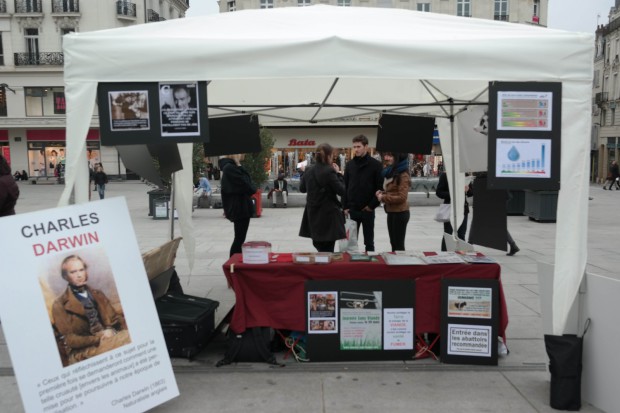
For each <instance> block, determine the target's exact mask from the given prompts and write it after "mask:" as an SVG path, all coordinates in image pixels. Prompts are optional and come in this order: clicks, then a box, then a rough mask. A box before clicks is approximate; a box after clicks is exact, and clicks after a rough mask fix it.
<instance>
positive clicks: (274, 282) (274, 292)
mask: <svg viewBox="0 0 620 413" xmlns="http://www.w3.org/2000/svg"><path fill="white" fill-rule="evenodd" d="M241 258H242V256H241V254H235V255H233V256H232V257H231V258H230V259H229V260H228V261H226V263H224V265H223V268H224V274H225V275H226V278H227V279H228V285H229V286H230V287H231V288H232V289H233V290H234V291H235V297H236V304H235V308H234V311H233V315H232V320H231V323H230V327H231V328H232V330H233V331H234V332H235V333H242V332H243V331H245V329H246V328H250V327H273V328H276V329H285V330H293V331H305V330H306V308H305V302H306V301H305V289H304V283H305V281H307V280H380V279H403V278H410V279H413V280H415V332H416V334H418V333H439V320H440V312H439V311H440V302H441V296H440V292H441V278H443V277H446V278H476V279H481V278H482V279H495V280H498V281H499V282H500V283H499V303H500V308H499V326H498V327H499V331H498V333H499V335H500V336H502V337H504V338H505V331H506V327H507V326H508V311H507V309H506V300H505V298H504V290H503V288H502V283H501V275H500V273H501V270H500V266H499V265H498V264H438V265H416V266H407V265H387V264H385V263H384V262H383V260H382V259H381V257H378V259H379V261H378V262H350V261H349V259H348V255H347V254H344V259H343V260H342V261H336V262H332V263H330V264H308V265H305V264H293V263H290V262H288V263H281V262H274V263H269V264H243V263H242V259H241ZM231 267H232V268H234V270H231Z"/></svg>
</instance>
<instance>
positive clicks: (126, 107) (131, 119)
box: [108, 90, 150, 132]
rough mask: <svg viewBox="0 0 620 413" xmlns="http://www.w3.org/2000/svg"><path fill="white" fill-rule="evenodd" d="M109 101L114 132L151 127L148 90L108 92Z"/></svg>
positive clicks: (111, 125) (111, 126) (111, 124)
mask: <svg viewBox="0 0 620 413" xmlns="http://www.w3.org/2000/svg"><path fill="white" fill-rule="evenodd" d="M108 101H109V105H110V130H111V131H112V132H123V131H131V130H148V129H149V128H150V122H149V92H148V91H147V90H131V91H115V92H108Z"/></svg>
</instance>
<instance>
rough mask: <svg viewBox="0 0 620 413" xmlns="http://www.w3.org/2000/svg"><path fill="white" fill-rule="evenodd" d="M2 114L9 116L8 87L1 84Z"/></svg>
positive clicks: (0, 101)
mask: <svg viewBox="0 0 620 413" xmlns="http://www.w3.org/2000/svg"><path fill="white" fill-rule="evenodd" d="M0 116H7V108H6V89H5V87H4V86H0Z"/></svg>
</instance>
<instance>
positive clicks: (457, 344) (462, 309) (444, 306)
mask: <svg viewBox="0 0 620 413" xmlns="http://www.w3.org/2000/svg"><path fill="white" fill-rule="evenodd" d="M498 323H499V282H498V280H484V279H460V278H459V279H456V278H454V279H452V278H443V279H442V280H441V326H440V331H441V337H442V339H441V362H442V363H447V364H480V365H490V366H495V365H497V346H498V340H497V338H498V336H497V326H498Z"/></svg>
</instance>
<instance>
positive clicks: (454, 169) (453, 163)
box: [448, 98, 459, 239]
mask: <svg viewBox="0 0 620 413" xmlns="http://www.w3.org/2000/svg"><path fill="white" fill-rule="evenodd" d="M448 102H449V103H450V146H451V152H452V154H451V156H452V158H451V159H450V163H451V164H452V172H451V175H452V179H451V181H450V182H449V183H448V188H449V189H453V191H452V196H451V199H452V218H454V219H453V220H452V222H453V225H452V238H454V239H456V233H457V230H458V227H459V223H458V222H456V208H457V205H455V202H454V201H455V200H456V191H457V188H456V187H455V185H454V184H455V183H456V164H455V163H456V162H455V159H456V156H454V99H452V98H449V99H448ZM450 187H452V188H450Z"/></svg>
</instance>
